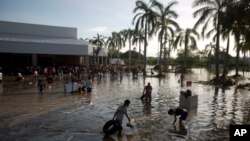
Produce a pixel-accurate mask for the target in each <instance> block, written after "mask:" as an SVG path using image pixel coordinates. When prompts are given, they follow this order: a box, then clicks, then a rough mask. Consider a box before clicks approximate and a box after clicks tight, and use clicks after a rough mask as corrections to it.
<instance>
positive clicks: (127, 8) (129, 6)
mask: <svg viewBox="0 0 250 141" xmlns="http://www.w3.org/2000/svg"><path fill="white" fill-rule="evenodd" d="M144 1H145V2H148V0H144ZM158 1H159V2H161V3H163V4H164V5H165V6H166V5H167V4H168V3H169V2H171V1H172V0H171V1H170V0H158ZM135 2H136V0H0V21H12V22H21V23H32V24H42V25H53V26H65V27H75V28H77V36H78V38H83V39H85V38H93V37H94V36H96V35H97V33H99V34H101V35H104V36H110V34H111V33H112V32H114V31H116V32H119V31H121V30H123V29H128V28H132V29H133V28H134V26H133V25H132V19H133V17H134V15H135V14H134V13H133V9H134V8H135ZM177 2H178V4H177V5H175V6H174V7H173V9H174V10H175V11H176V12H177V13H178V15H179V16H178V18H177V19H176V21H177V22H178V24H179V25H180V27H181V28H183V29H185V28H191V27H193V25H194V23H195V22H196V19H194V18H193V15H192V14H193V12H194V10H195V9H193V8H192V3H193V0H177ZM210 42H211V41H210V40H202V39H200V40H199V41H198V48H199V49H200V50H202V49H204V47H205V45H207V44H209V43H210ZM222 46H224V47H225V46H226V45H223V44H222ZM133 47H135V46H133ZM158 48H159V47H158V43H157V40H156V39H151V40H150V41H149V46H148V49H147V56H157V53H158ZM231 48H232V47H231ZM127 50H128V47H127V46H126V47H124V48H123V49H122V50H121V51H122V52H125V51H127ZM137 51H138V49H137ZM231 52H232V51H231ZM172 55H173V56H176V53H173V54H172Z"/></svg>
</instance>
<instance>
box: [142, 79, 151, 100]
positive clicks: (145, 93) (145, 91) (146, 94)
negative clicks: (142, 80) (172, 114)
mask: <svg viewBox="0 0 250 141" xmlns="http://www.w3.org/2000/svg"><path fill="white" fill-rule="evenodd" d="M152 89H153V88H152V86H151V85H150V83H148V85H147V86H145V87H144V89H143V94H142V96H141V100H143V99H144V97H145V100H146V101H149V102H150V101H151V93H152Z"/></svg>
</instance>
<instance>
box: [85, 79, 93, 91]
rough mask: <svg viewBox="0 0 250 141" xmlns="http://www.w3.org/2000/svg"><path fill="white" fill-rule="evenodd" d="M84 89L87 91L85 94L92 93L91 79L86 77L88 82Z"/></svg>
mask: <svg viewBox="0 0 250 141" xmlns="http://www.w3.org/2000/svg"><path fill="white" fill-rule="evenodd" d="M85 87H86V89H87V93H90V92H91V91H92V81H91V77H88V80H87V81H86V83H85Z"/></svg>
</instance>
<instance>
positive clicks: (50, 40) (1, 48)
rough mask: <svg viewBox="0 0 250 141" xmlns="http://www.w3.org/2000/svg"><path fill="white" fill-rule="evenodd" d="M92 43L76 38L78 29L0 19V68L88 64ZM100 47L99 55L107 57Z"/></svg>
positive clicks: (92, 56)
mask: <svg viewBox="0 0 250 141" xmlns="http://www.w3.org/2000/svg"><path fill="white" fill-rule="evenodd" d="M94 48H95V46H94V45H92V44H89V43H87V42H86V41H83V40H79V39H77V29H76V28H72V27H60V26H48V25H37V24H27V23H16V22H7V21H0V67H2V68H3V69H4V68H8V67H18V66H24V65H25V66H37V65H39V66H49V65H50V66H51V65H82V64H86V65H88V64H89V63H91V60H93V58H94V52H93V51H94ZM107 54H108V53H107V50H105V49H102V51H101V53H100V54H99V56H100V57H102V58H103V57H107Z"/></svg>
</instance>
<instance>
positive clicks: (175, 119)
mask: <svg viewBox="0 0 250 141" xmlns="http://www.w3.org/2000/svg"><path fill="white" fill-rule="evenodd" d="M176 120H177V118H176V115H175V114H174V122H173V124H175V122H176Z"/></svg>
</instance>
